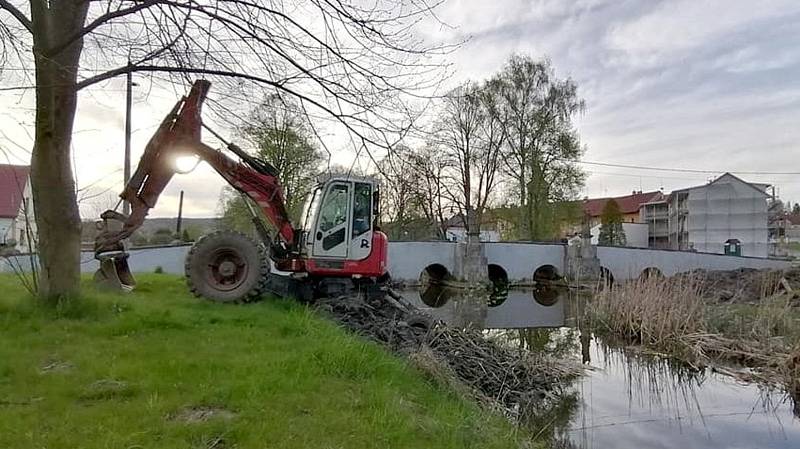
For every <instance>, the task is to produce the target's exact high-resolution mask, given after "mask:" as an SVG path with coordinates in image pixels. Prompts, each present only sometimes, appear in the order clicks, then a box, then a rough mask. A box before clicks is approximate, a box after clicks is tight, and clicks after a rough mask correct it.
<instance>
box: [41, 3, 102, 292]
mask: <svg viewBox="0 0 800 449" xmlns="http://www.w3.org/2000/svg"><path fill="white" fill-rule="evenodd" d="M88 6H89V2H83V1H62V2H56V3H52V4H51V6H50V7H49V8H48V6H47V5H46V4H45V3H44V2H41V1H33V2H31V16H32V22H33V26H34V33H33V35H34V63H35V65H36V124H35V137H34V144H33V152H32V155H31V187H32V190H33V201H34V210H35V215H36V225H37V227H38V232H39V265H40V268H41V284H40V291H39V296H40V297H41V298H43V299H45V300H48V301H51V302H56V301H60V300H64V299H69V298H73V297H76V296H77V295H78V294H79V293H80V242H81V219H80V213H79V209H78V202H77V195H76V191H75V180H74V177H73V174H72V161H71V145H72V127H73V124H74V121H75V110H76V108H77V100H78V92H77V90H76V86H75V85H76V82H77V71H78V63H79V61H80V55H81V50H82V47H83V42H82V40H81V39H78V40H76V41H75V42H74V43H72V44H71V45H69V46H68V47H67V48H65V49H64V50H62V51H60V52H59V53H58V54H54V55H53V54H47V49H49V48H53V47H54V44H56V43H60V42H62V41H63V39H65V38H67V36H72V35H73V33H75V32H76V31H77V30H80V29H81V26H82V25H83V22H84V20H85V19H86V12H87V9H88Z"/></svg>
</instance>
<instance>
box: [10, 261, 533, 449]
mask: <svg viewBox="0 0 800 449" xmlns="http://www.w3.org/2000/svg"><path fill="white" fill-rule="evenodd" d="M139 281H140V285H139V287H138V289H137V290H136V291H135V292H134V293H132V294H129V295H116V294H103V293H98V292H93V291H91V289H90V288H89V287H88V286H87V288H85V290H86V291H87V293H86V297H85V298H83V300H81V301H79V302H76V303H74V304H73V305H70V306H66V307H60V308H56V309H53V308H44V307H43V306H39V305H37V304H36V303H35V301H33V300H32V299H30V298H29V297H27V295H26V293H25V292H24V290H23V289H22V288H21V286H19V285H18V283H17V280H16V279H15V278H14V277H11V276H0V291H2V292H3V294H2V297H1V298H0V341H2V344H0V447H2V448H4V449H12V448H25V449H27V448H34V447H49V448H69V447H80V448H82V449H89V448H145V447H148V448H149V447H158V448H205V449H211V448H215V449H223V448H232V447H237V448H298V447H308V448H362V447H363V448H373V447H374V448H386V447H391V448H424V447H437V448H468V447H476V448H478V447H479V448H504V447H518V446H519V443H520V442H519V440H518V438H519V436H518V435H517V433H516V431H515V430H514V428H513V427H512V426H511V424H510V423H508V422H507V421H506V420H504V419H503V418H501V417H499V416H497V415H492V414H489V413H488V412H486V411H482V410H481V409H479V408H478V407H477V406H476V405H475V404H473V403H470V402H469V401H466V400H464V399H463V398H462V397H461V396H458V395H457V394H455V393H453V392H452V391H451V390H448V389H446V388H444V387H442V386H441V385H438V384H436V383H435V382H434V381H431V380H428V378H426V377H424V376H423V375H422V374H421V373H420V372H418V371H416V370H415V369H414V368H412V367H411V366H410V365H409V364H408V363H407V362H405V361H403V360H401V359H399V358H396V357H394V356H393V355H391V354H389V353H387V352H386V351H385V350H383V349H382V348H381V347H379V346H377V345H375V344H372V343H370V342H367V341H364V340H361V339H360V338H358V337H355V336H353V335H351V334H348V333H347V332H345V331H344V330H343V329H340V328H338V327H337V326H335V325H334V324H333V323H331V322H329V321H327V320H325V319H322V318H321V317H319V316H318V315H316V314H315V313H314V312H313V311H311V310H309V309H308V308H306V307H304V306H302V305H299V304H296V303H294V302H290V301H281V300H264V301H262V302H259V303H256V304H248V305H220V304H214V303H210V302H207V301H203V300H199V299H195V298H193V297H191V296H190V295H189V293H188V291H187V289H186V287H185V284H184V283H183V281H182V280H181V279H179V278H177V277H175V276H170V275H163V274H161V275H160V274H150V275H143V276H140V277H139Z"/></svg>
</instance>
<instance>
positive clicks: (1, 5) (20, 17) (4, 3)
mask: <svg viewBox="0 0 800 449" xmlns="http://www.w3.org/2000/svg"><path fill="white" fill-rule="evenodd" d="M0 9H5V10H6V11H8V13H9V14H11V15H12V16H14V18H15V19H17V21H18V22H19V23H21V24H22V26H24V27H25V29H26V30H28V32H29V33H33V24H32V23H31V19H29V18H27V17H25V14H23V13H22V11H20V10H19V9H17V8H16V7H15V6H14V5H12V4H11V3H9V2H8V0H0Z"/></svg>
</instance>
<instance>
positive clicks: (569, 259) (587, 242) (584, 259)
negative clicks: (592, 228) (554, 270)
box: [564, 234, 600, 284]
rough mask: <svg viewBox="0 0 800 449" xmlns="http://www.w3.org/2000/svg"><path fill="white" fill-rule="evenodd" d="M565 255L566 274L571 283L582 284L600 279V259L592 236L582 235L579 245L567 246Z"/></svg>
mask: <svg viewBox="0 0 800 449" xmlns="http://www.w3.org/2000/svg"><path fill="white" fill-rule="evenodd" d="M564 254H565V257H564V259H565V260H564V267H565V271H566V273H565V274H566V277H567V279H568V280H569V281H570V282H574V283H576V284H580V283H584V282H597V280H598V279H600V259H599V258H598V257H597V246H595V245H592V240H591V235H590V234H589V235H587V234H584V235H582V236H581V240H580V241H579V242H578V243H577V244H573V245H567V250H566V251H565V253H564Z"/></svg>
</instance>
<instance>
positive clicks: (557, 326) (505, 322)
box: [402, 289, 800, 449]
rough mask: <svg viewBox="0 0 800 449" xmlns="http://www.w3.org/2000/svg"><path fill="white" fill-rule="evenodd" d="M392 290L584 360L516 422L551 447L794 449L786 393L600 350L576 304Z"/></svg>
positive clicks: (795, 422)
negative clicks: (553, 400) (543, 407)
mask: <svg viewBox="0 0 800 449" xmlns="http://www.w3.org/2000/svg"><path fill="white" fill-rule="evenodd" d="M402 294H403V296H404V297H405V298H406V299H407V300H408V301H409V302H411V303H413V304H415V305H416V306H417V307H419V308H420V309H423V310H425V311H426V312H427V313H429V314H430V315H432V316H433V317H435V318H438V319H441V320H443V321H445V322H449V323H452V324H454V325H463V324H464V323H465V322H470V323H478V325H479V326H480V327H482V328H484V329H485V333H486V336H487V338H494V339H497V340H498V341H500V342H502V343H505V344H511V345H515V346H517V347H520V348H523V349H522V350H534V351H549V352H551V353H553V354H554V355H556V356H559V357H570V358H574V359H575V360H576V361H578V362H582V363H583V364H584V366H585V368H586V370H585V375H583V376H582V377H581V378H580V379H578V380H577V381H575V382H574V383H573V384H571V385H565V386H564V391H563V392H562V394H561V395H560V396H559V398H560V399H559V401H560V402H559V404H558V405H557V406H555V407H552V410H549V411H548V412H547V413H543V414H541V415H542V416H534V417H531V418H530V419H528V420H526V423H525V424H526V425H527V426H528V427H529V428H530V430H531V432H532V433H533V435H535V437H536V438H537V439H539V440H542V441H544V442H546V443H548V444H549V445H551V446H552V447H564V448H581V449H593V448H598V449H600V448H603V449H605V448H615V449H638V448H665V449H667V448H668V449H679V448H680V449H685V448H692V449H706V448H709V449H710V448H774V449H797V448H800V418H799V417H800V407H798V406H797V405H796V404H795V403H794V402H793V401H792V399H791V398H790V397H788V396H786V395H785V394H784V393H782V392H781V391H779V390H769V389H767V388H765V387H762V386H759V385H757V384H744V383H741V382H739V381H737V380H735V379H733V378H732V377H729V376H726V375H724V374H720V373H717V372H715V371H712V370H711V369H710V368H706V369H701V370H695V369H691V368H689V367H687V366H685V365H682V364H679V363H674V362H672V361H670V360H668V359H663V358H657V357H653V356H648V355H643V354H641V353H638V352H636V351H633V350H630V349H625V348H621V347H619V346H615V345H612V344H608V343H607V342H604V341H603V340H602V339H601V338H598V337H596V336H594V335H592V334H591V333H589V332H588V331H586V330H582V329H580V328H581V327H583V326H579V325H578V323H579V322H580V320H579V319H578V317H580V315H581V301H580V300H578V299H575V298H570V297H568V296H567V295H564V294H553V292H551V291H541V290H534V289H530V290H510V291H507V292H500V293H499V294H496V295H493V296H492V297H490V298H488V300H487V299H486V298H484V299H482V300H479V301H476V298H475V297H474V295H475V294H472V296H473V297H472V298H470V297H469V296H470V294H464V293H459V292H456V291H452V290H446V289H435V290H431V289H426V290H423V291H419V290H406V291H404V292H402ZM485 302H488V303H489V304H490V306H489V307H482V306H476V304H482V303H485Z"/></svg>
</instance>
